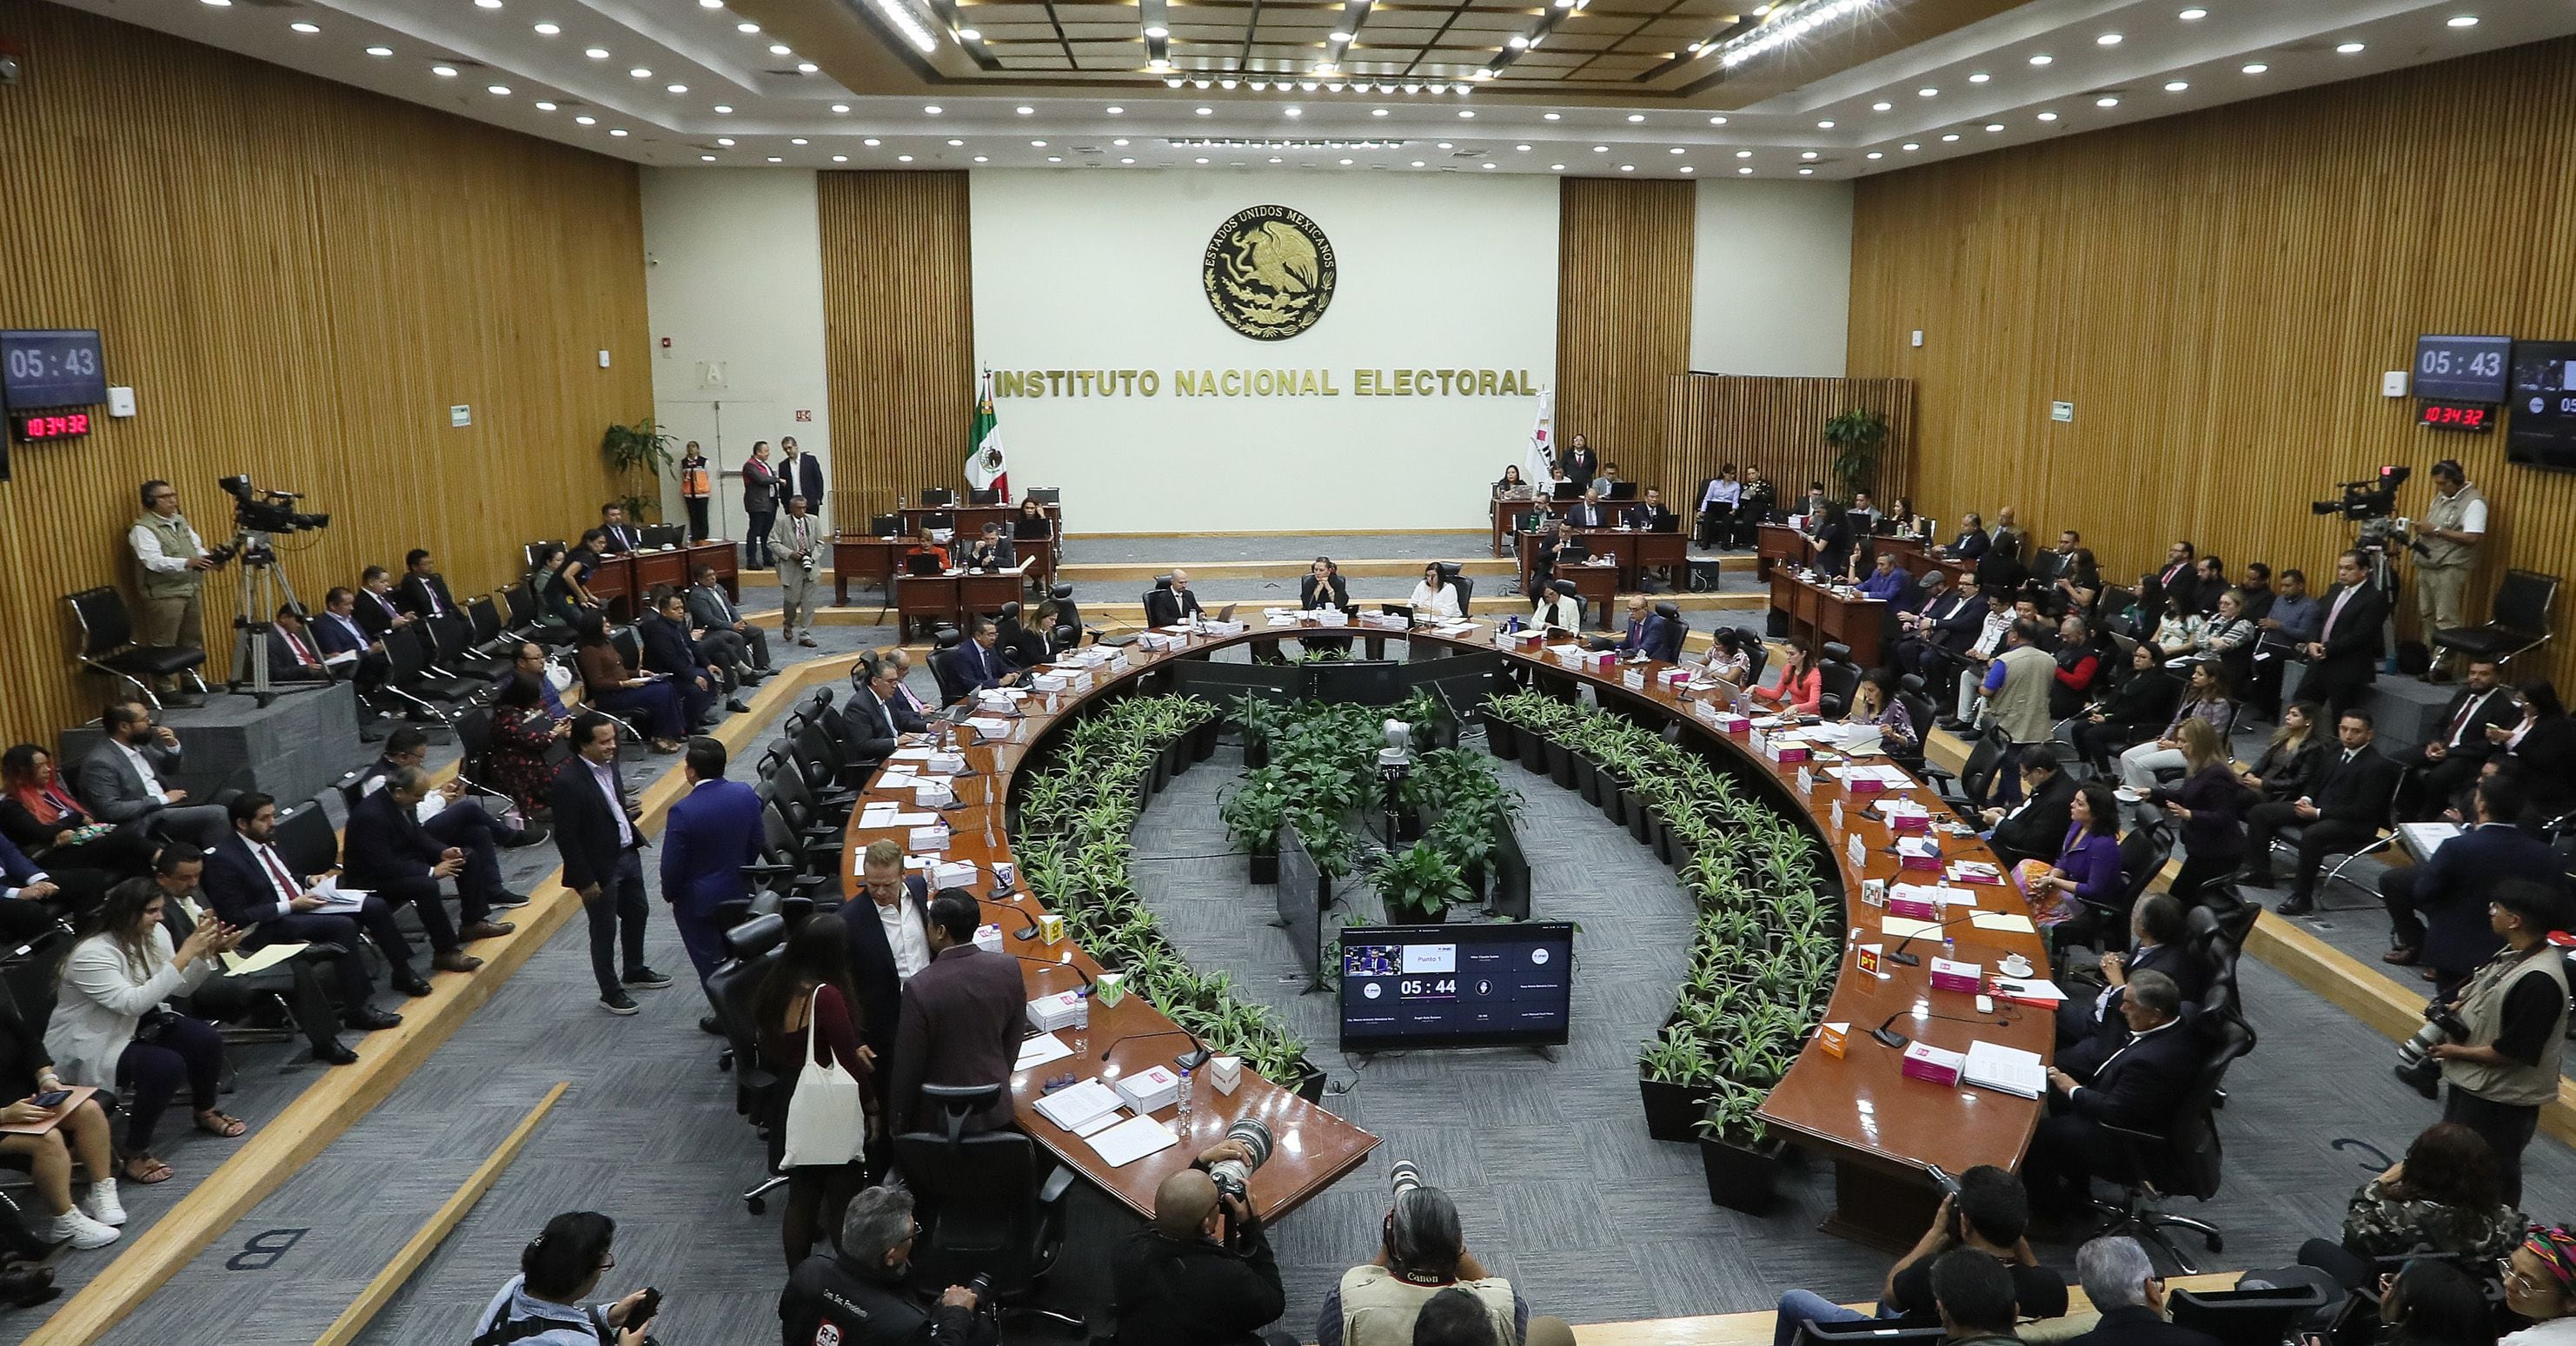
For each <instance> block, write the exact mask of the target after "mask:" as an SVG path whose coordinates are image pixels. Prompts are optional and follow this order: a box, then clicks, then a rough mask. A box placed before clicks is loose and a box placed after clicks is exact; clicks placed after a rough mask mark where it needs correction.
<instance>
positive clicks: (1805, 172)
mask: <svg viewBox="0 0 2576 1346" xmlns="http://www.w3.org/2000/svg"><path fill="white" fill-rule="evenodd" d="M1815 175H1816V170H1814V169H1812V168H1801V169H1799V170H1798V176H1799V177H1802V178H1812V177H1814V176H1815Z"/></svg>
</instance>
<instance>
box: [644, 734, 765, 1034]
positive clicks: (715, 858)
mask: <svg viewBox="0 0 2576 1346" xmlns="http://www.w3.org/2000/svg"><path fill="white" fill-rule="evenodd" d="M680 772H681V779H682V780H684V781H685V782H686V783H687V784H688V787H689V792H688V793H687V794H684V795H682V796H680V798H679V800H678V801H677V802H675V803H673V804H672V805H671V814H670V819H669V822H668V823H667V825H665V826H664V828H663V829H662V900H663V901H665V902H668V903H670V904H671V924H673V925H675V926H678V927H679V929H680V947H681V948H683V949H686V950H687V951H688V954H689V965H690V966H692V967H694V968H696V969H697V970H698V983H699V984H700V985H701V986H703V985H705V984H706V980H707V974H708V973H710V972H713V971H715V970H716V964H718V963H720V962H722V961H724V927H723V926H722V925H721V924H720V923H719V921H718V918H717V914H716V913H717V909H718V908H720V907H722V906H723V905H724V904H725V903H727V902H739V901H743V900H745V899H747V898H749V897H750V896H751V880H750V879H749V878H747V877H745V876H744V874H743V872H742V867H743V866H744V865H749V864H756V863H758V862H759V860H760V841H761V826H760V807H761V805H760V792H759V791H757V790H754V789H752V788H751V787H750V786H748V785H745V784H743V783H742V782H740V781H731V780H726V779H725V778H724V772H725V746H724V744H722V743H719V742H717V741H716V740H714V739H711V738H707V737H704V736H700V737H697V738H693V739H690V740H689V746H688V750H687V752H686V753H685V754H684V755H683V756H682V757H681V759H680ZM708 1026H711V1025H710V1024H708V1023H702V1024H701V1027H708ZM719 1031H720V1030H719Z"/></svg>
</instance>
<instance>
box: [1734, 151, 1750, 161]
mask: <svg viewBox="0 0 2576 1346" xmlns="http://www.w3.org/2000/svg"><path fill="white" fill-rule="evenodd" d="M1735 157H1736V158H1738V159H1750V158H1752V157H1753V151H1751V150H1737V151H1736V152H1735Z"/></svg>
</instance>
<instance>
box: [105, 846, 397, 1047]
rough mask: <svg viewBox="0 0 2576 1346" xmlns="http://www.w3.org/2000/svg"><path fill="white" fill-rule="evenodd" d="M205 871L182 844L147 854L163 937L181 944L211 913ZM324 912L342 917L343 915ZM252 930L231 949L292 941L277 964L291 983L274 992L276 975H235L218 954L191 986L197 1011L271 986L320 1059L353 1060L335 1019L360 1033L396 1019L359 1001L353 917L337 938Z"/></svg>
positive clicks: (222, 1012)
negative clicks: (328, 972) (334, 998)
mask: <svg viewBox="0 0 2576 1346" xmlns="http://www.w3.org/2000/svg"><path fill="white" fill-rule="evenodd" d="M205 875H206V857H205V856H204V855H202V854H200V853H198V852H196V851H192V850H189V849H188V848H187V847H184V846H167V847H164V848H162V850H161V853H160V854H159V855H156V856H154V857H153V863H152V886H153V887H155V888H158V889H160V890H161V899H162V911H161V919H162V921H163V923H164V925H165V928H167V929H168V930H169V932H170V937H171V938H172V939H174V940H177V941H179V942H180V943H182V944H184V943H186V942H187V940H188V936H189V935H190V934H192V933H194V932H195V931H196V930H197V928H198V926H199V925H200V924H201V923H202V922H204V921H207V920H212V919H215V917H214V915H213V912H214V903H213V901H212V900H211V899H209V898H208V897H207V896H206V894H205V891H204V887H203V885H204V883H205ZM332 919H334V920H340V921H344V922H345V921H346V918H345V917H335V918H332ZM257 933H258V931H257V930H256V928H246V929H245V932H244V934H243V936H242V938H241V941H240V943H238V944H236V945H235V946H234V947H235V949H236V950H246V949H254V948H259V947H262V946H263V945H268V944H292V945H298V946H300V947H299V948H298V949H297V951H296V952H295V953H293V954H291V955H289V956H288V957H287V959H286V961H285V962H284V964H283V965H282V966H283V967H284V968H285V970H286V974H287V979H288V981H289V983H290V984H291V985H292V986H293V988H294V989H293V990H292V991H287V992H276V983H275V982H274V981H273V980H269V979H268V974H266V973H262V972H253V973H246V974H244V978H243V980H236V979H235V978H234V976H233V975H232V974H231V973H229V972H227V971H225V970H224V969H223V966H222V964H221V962H220V961H218V962H217V964H216V967H215V975H214V976H213V978H212V979H211V980H209V981H207V982H206V983H204V984H203V985H200V986H199V987H198V988H197V990H196V991H195V992H193V993H191V994H192V997H193V999H194V1001H195V1003H194V1005H193V1006H192V1008H193V1009H194V1010H195V1011H196V1012H198V1013H199V1014H200V1015H202V1016H204V1017H206V1018H214V1019H228V1018H231V1017H233V1011H232V1010H231V1009H228V1008H226V1007H225V1006H226V1003H229V1005H230V1006H234V1007H244V1008H246V1007H247V1006H246V1002H247V1001H248V999H249V998H250V996H252V995H254V994H257V993H259V992H263V991H265V992H276V993H277V994H279V995H281V996H282V997H284V998H285V999H286V1001H287V1005H288V1009H289V1019H288V1021H289V1022H290V1023H292V1024H293V1025H294V1026H295V1027H296V1028H297V1029H298V1030H300V1031H302V1032H303V1034H304V1041H305V1044H306V1046H307V1047H308V1048H309V1049H310V1050H311V1052H312V1055H313V1059H314V1060H316V1061H319V1062H321V1063H322V1064H324V1065H326V1066H346V1065H355V1064H356V1063H357V1060H358V1054H357V1053H356V1052H353V1051H351V1050H349V1049H348V1048H347V1047H344V1046H342V1045H340V1028H341V1026H342V1025H344V1024H345V1025H346V1026H348V1027H349V1028H351V1029H354V1030H356V1031H358V1032H361V1033H364V1032H369V1031H371V1030H374V1029H378V1028H396V1027H400V1026H401V1024H402V1016H401V1015H399V1014H395V1013H392V1012H390V1011H387V1010H380V1009H377V1008H376V1007H375V1006H373V1005H370V1004H368V1003H367V995H368V992H369V987H368V985H367V960H366V955H365V954H363V953H361V952H360V951H359V949H358V927H357V925H356V924H355V923H354V922H348V923H347V924H346V933H347V935H348V940H349V942H348V943H345V944H343V943H340V942H338V941H336V940H334V941H328V942H322V941H311V940H301V939H290V938H286V937H284V936H276V937H274V938H271V939H265V940H258V941H254V940H253V938H252V936H253V935H255V934H257ZM334 950H336V952H334ZM325 959H328V960H329V961H330V962H331V963H332V964H333V965H334V967H335V968H336V970H337V972H338V975H339V981H340V997H341V999H342V1000H343V1001H344V1002H345V1004H344V1005H343V1006H342V1007H341V1008H340V1009H337V1010H335V1009H333V1008H332V1006H331V996H330V994H329V993H328V992H326V991H324V990H323V989H322V974H321V972H320V971H319V970H318V967H317V964H319V963H320V962H322V961H323V960H325ZM250 977H260V978H262V982H261V984H260V985H259V986H258V987H257V988H253V987H251V986H248V985H245V984H244V981H245V980H247V978H250ZM352 996H354V997H355V998H354V999H352V998H351V997H352Z"/></svg>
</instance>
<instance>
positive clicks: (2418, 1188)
mask: <svg viewBox="0 0 2576 1346" xmlns="http://www.w3.org/2000/svg"><path fill="white" fill-rule="evenodd" d="M2522 1231H2523V1221H2522V1212H2520V1211H2518V1210H2515V1209H2514V1208H2513V1207H2511V1206H2508V1205H2506V1204H2505V1201H2504V1184H2503V1182H2502V1181H2501V1180H2499V1179H2498V1178H2497V1176H2496V1163H2495V1151H2494V1150H2493V1149H2491V1148H2489V1147H2488V1145H2487V1143H2486V1140H2485V1139H2484V1138H2483V1137H2481V1136H2479V1135H2478V1133H2477V1132H2475V1131H2472V1130H2470V1129H2469V1128H2467V1127H2465V1126H2462V1125H2460V1124H2459V1123H2457V1122H2435V1123H2433V1124H2432V1125H2431V1126H2428V1127H2426V1128H2424V1130H2423V1131H2422V1132H2420V1133H2418V1134H2417V1135H2416V1137H2415V1143H2414V1144H2412V1145H2409V1146H2407V1147H2406V1157H2405V1158H2404V1159H2401V1160H2399V1161H2397V1162H2396V1163H2394V1164H2391V1165H2389V1166H2388V1171H2386V1172H2384V1173H2382V1174H2380V1175H2379V1176H2377V1177H2375V1178H2372V1179H2371V1180H2370V1181H2368V1182H2365V1183H2363V1184H2362V1185H2361V1187H2360V1188H2359V1189H2358V1190H2356V1191H2355V1192H2354V1193H2353V1194H2352V1200H2351V1202H2350V1203H2349V1204H2347V1205H2346V1206H2345V1207H2344V1215H2343V1241H2342V1242H2340V1243H2336V1242H2331V1241H2329V1240H2326V1239H2310V1240H2308V1241H2307V1243H2306V1244H2305V1245H2303V1246H2302V1247H2301V1248H2300V1249H2299V1261H2301V1262H2302V1263H2304V1264H2306V1265H2308V1266H2312V1267H2316V1268H2318V1269H2320V1270H2323V1271H2325V1272H2328V1273H2329V1274H2331V1275H2333V1276H2334V1278H2335V1279H2336V1280H2338V1281H2341V1282H2343V1284H2344V1287H2345V1288H2346V1289H2353V1290H2357V1289H2360V1288H2361V1287H2362V1286H2363V1285H2365V1284H2367V1283H2368V1282H2369V1279H2370V1259H2372V1258H2377V1257H2394V1256H2396V1255H2398V1254H2400V1253H2416V1252H2420V1253H2429V1254H2431V1255H2433V1256H2436V1257H2455V1258H2458V1259H2460V1260H2462V1261H2465V1262H2470V1263H2474V1264H2479V1265H2483V1264H2485V1263H2488V1262H2493V1261H2498V1260H2501V1259H2503V1258H2506V1257H2509V1256H2511V1255H2512V1253H2513V1250H2514V1248H2515V1247H2516V1246H2517V1245H2518V1244H2520V1243H2521V1241H2522Z"/></svg>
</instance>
